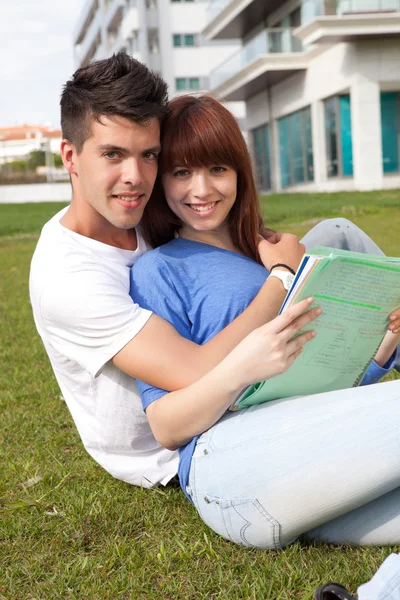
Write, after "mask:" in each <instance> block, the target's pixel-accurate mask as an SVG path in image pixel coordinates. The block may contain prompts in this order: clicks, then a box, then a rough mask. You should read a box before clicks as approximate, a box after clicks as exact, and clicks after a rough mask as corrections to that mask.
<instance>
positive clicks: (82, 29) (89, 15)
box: [73, 0, 99, 46]
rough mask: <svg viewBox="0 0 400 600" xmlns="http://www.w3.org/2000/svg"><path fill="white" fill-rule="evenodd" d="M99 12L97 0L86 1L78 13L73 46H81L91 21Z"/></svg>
mask: <svg viewBox="0 0 400 600" xmlns="http://www.w3.org/2000/svg"><path fill="white" fill-rule="evenodd" d="M98 10H99V0H87V1H86V2H85V4H84V5H83V9H82V11H81V13H80V17H79V21H78V23H77V25H76V27H75V31H74V33H73V39H74V45H75V46H78V45H79V44H82V42H83V40H84V39H85V37H86V35H87V33H88V30H89V27H90V26H91V24H92V21H93V19H94V18H95V16H96V13H97V11H98Z"/></svg>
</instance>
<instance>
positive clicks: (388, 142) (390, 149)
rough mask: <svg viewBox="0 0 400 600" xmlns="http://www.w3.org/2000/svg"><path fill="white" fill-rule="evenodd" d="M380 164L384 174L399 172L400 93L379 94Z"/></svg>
mask: <svg viewBox="0 0 400 600" xmlns="http://www.w3.org/2000/svg"><path fill="white" fill-rule="evenodd" d="M381 123H382V162H383V172H384V173H396V172H398V171H399V144H400V127H399V123H400V93H399V92H382V93H381Z"/></svg>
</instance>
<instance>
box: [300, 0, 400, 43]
mask: <svg viewBox="0 0 400 600" xmlns="http://www.w3.org/2000/svg"><path fill="white" fill-rule="evenodd" d="M302 23H303V25H302V26H301V27H298V28H297V29H296V31H295V35H296V37H298V38H299V39H300V40H301V41H302V42H303V43H304V44H305V45H309V44H321V43H322V44H329V43H332V44H334V43H338V42H353V41H356V40H362V39H378V38H381V37H385V38H388V37H398V36H400V0H304V2H303V4H302Z"/></svg>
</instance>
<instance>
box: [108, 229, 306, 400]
mask: <svg viewBox="0 0 400 600" xmlns="http://www.w3.org/2000/svg"><path fill="white" fill-rule="evenodd" d="M259 249H260V254H261V256H262V259H263V262H264V264H265V266H266V268H267V269H268V268H270V267H271V266H272V265H273V264H276V263H284V264H288V265H289V266H290V267H292V268H293V269H297V266H298V264H299V263H300V260H301V258H302V256H303V254H304V246H303V245H302V244H300V243H299V241H298V238H297V237H296V236H295V235H292V234H279V235H278V234H277V237H276V243H271V242H268V241H266V240H264V241H262V242H261V243H260V247H259ZM148 277H149V278H151V273H149V274H148ZM161 293H162V291H160V294H161ZM285 296H286V290H285V289H284V288H283V285H282V282H281V281H279V279H277V278H276V277H271V278H269V279H267V281H266V282H265V284H264V285H263V286H262V288H261V290H260V292H259V293H258V295H257V296H256V298H255V299H254V300H253V302H252V303H251V304H250V305H249V307H248V308H247V309H246V310H245V311H244V312H243V313H242V314H241V315H240V316H239V317H237V318H236V319H235V320H234V321H232V323H230V324H229V325H228V326H227V327H225V329H223V330H222V331H221V332H220V333H218V334H217V335H216V336H215V337H214V338H212V339H211V340H210V341H209V342H207V343H206V344H204V345H203V346H198V345H197V344H194V343H193V342H191V341H189V340H188V339H185V338H184V337H182V332H180V333H181V335H180V334H179V333H177V332H176V330H175V329H174V328H173V327H172V326H171V325H170V324H169V323H167V322H166V321H164V320H163V319H161V318H160V317H158V316H157V315H153V316H152V317H151V318H150V319H149V320H148V322H147V323H146V325H145V326H144V327H143V329H142V331H141V332H140V334H138V335H136V336H135V338H133V339H132V340H131V342H129V343H128V344H127V345H126V346H125V347H124V348H123V349H122V350H120V352H118V354H116V356H115V357H114V358H113V362H114V364H115V365H116V366H117V367H118V368H119V369H121V370H122V371H125V372H126V373H128V374H129V375H132V377H136V378H138V379H141V380H143V381H147V382H148V383H151V384H152V385H154V386H157V387H160V388H163V389H166V390H177V389H180V388H183V387H185V386H187V385H190V384H191V383H193V382H194V381H197V379H199V378H200V377H202V376H203V375H204V374H205V373H207V372H208V371H209V370H210V369H212V368H213V367H215V366H216V365H217V364H218V363H219V362H220V361H221V360H223V359H224V358H225V357H226V356H227V354H228V353H229V352H230V351H231V350H233V349H234V348H235V346H237V344H238V343H239V342H240V341H242V340H243V339H244V338H245V337H246V336H247V335H248V334H249V333H250V332H251V331H253V330H254V329H256V328H257V327H260V326H261V325H263V324H265V323H267V322H269V321H270V320H271V319H273V318H274V317H276V316H277V314H278V312H279V309H280V307H281V305H282V302H283V300H284V299H285Z"/></svg>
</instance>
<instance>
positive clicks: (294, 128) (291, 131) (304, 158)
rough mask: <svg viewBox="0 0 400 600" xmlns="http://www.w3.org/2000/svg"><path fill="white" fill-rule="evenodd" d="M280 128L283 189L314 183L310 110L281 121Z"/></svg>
mask: <svg viewBox="0 0 400 600" xmlns="http://www.w3.org/2000/svg"><path fill="white" fill-rule="evenodd" d="M278 128H279V156H280V162H281V185H282V187H287V186H288V185H295V184H297V183H304V182H307V181H314V156H313V148H312V125H311V110H310V108H309V107H308V108H304V109H303V110H299V111H297V112H295V113H292V114H291V115H288V116H287V117H283V118H282V119H279V120H278Z"/></svg>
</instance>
